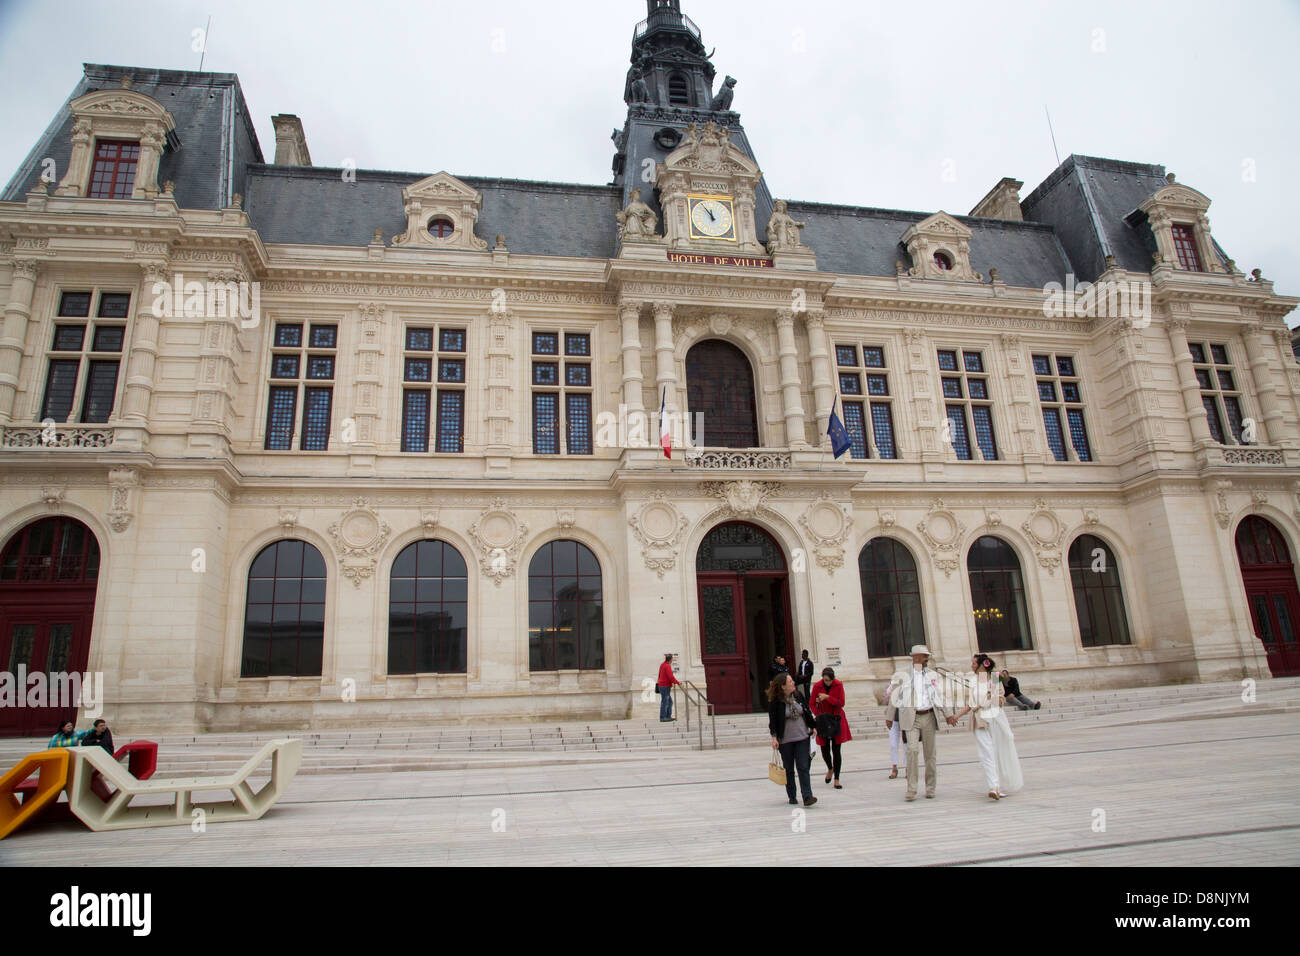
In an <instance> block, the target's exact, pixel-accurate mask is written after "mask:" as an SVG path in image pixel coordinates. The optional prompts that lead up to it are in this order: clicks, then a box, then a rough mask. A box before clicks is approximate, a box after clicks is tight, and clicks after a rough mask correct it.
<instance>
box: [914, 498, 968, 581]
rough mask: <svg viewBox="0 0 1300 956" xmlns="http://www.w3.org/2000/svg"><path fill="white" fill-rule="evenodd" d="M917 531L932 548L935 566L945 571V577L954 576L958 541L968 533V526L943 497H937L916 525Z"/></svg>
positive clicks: (956, 566)
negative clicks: (944, 501) (946, 505)
mask: <svg viewBox="0 0 1300 956" xmlns="http://www.w3.org/2000/svg"><path fill="white" fill-rule="evenodd" d="M916 530H917V532H918V533H919V534H920V535H921V537H922V538H924V539H925V543H926V545H927V546H928V547H929V548H930V557H931V558H932V559H933V560H934V566H935V567H936V568H938V569H939V570H940V571H942V572H943V574H944V577H952V573H953V572H954V571H956V570H957V568H958V566H959V563H958V560H957V543H958V542H959V541H961V539H962V535H964V534H965V533H966V526H965V525H964V524H962V523H961V522H960V521H958V520H957V516H956V515H955V514H953V513H952V511H951V510H950V509H948V508H946V507H944V504H943V499H942V498H938V499H935V501H934V502H933V503H931V505H930V510H929V511H927V512H926V514H925V517H924V518H922V519H921V520H920V521H919V522H918V523H917V525H916Z"/></svg>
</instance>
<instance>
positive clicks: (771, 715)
mask: <svg viewBox="0 0 1300 956" xmlns="http://www.w3.org/2000/svg"><path fill="white" fill-rule="evenodd" d="M767 699H768V706H767V730H768V733H770V734H771V735H772V749H773V750H776V751H780V754H781V763H782V764H783V765H784V766H785V795H786V796H787V797H789V798H790V802H791V803H793V804H797V803H798V802H799V801H798V800H797V799H795V789H794V778H795V774H796V773H797V774H798V775H799V789H800V790H802V791H803V805H804V806H805V807H811V806H812V805H813V804H814V803H816V802H817V798H816V797H814V796H813V795H812V780H811V779H810V778H809V776H808V764H809V762H810V761H811V755H810V754H809V752H808V737H809V735H810V734H811V733H812V729H813V715H812V713H811V712H810V711H809V710H808V702H807V701H806V700H804V699H803V695H802V694H800V693H799V691H798V690H797V689H796V688H795V684H794V678H793V677H791V676H790V674H789V672H785V673H781V674H777V675H776V676H775V677H774V678H772V683H771V685H769V686H768V688H767ZM774 756H775V755H774ZM773 763H775V760H774V761H773ZM769 775H770V776H773V779H776V777H775V774H773V773H772V772H771V771H769Z"/></svg>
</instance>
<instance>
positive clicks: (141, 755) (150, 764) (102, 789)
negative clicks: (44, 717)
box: [14, 740, 158, 807]
mask: <svg viewBox="0 0 1300 956" xmlns="http://www.w3.org/2000/svg"><path fill="white" fill-rule="evenodd" d="M69 749H71V748H69ZM123 756H125V757H126V769H127V772H128V773H129V774H131V776H133V777H135V778H136V779H137V780H148V779H149V778H150V777H152V776H153V775H154V771H156V770H157V769H158V745H157V744H156V743H154V742H153V741H152V740H133V741H131V742H130V743H129V744H123V745H122V746H121V747H118V748H117V751H116V752H115V753H114V754H113V759H114V760H121V759H122V757H123ZM36 782H37V778H36V774H34V773H33V774H32V775H31V776H30V777H28V778H27V779H26V780H24V781H23V782H22V783H20V784H18V786H16V787H14V793H15V794H17V795H18V797H19V799H21V800H22V801H23V802H24V803H26V802H27V800H28V799H29V798H30V797H31V796H32V795H33V794H34V793H36ZM96 784H98V786H96ZM91 789H93V790H94V791H95V793H96V794H97V795H98V796H99V798H100V799H101V800H103V801H105V802H107V801H108V798H109V797H111V796H112V795H113V794H112V792H111V791H110V790H109V789H108V788H107V786H105V785H103V783H102V782H101V781H99V780H96V781H95V783H94V784H92V785H91ZM63 806H64V807H66V806H67V804H66V803H65V804H64V805H63Z"/></svg>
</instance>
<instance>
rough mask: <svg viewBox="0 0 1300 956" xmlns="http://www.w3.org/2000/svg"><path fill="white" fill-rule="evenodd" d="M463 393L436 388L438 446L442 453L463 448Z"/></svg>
mask: <svg viewBox="0 0 1300 956" xmlns="http://www.w3.org/2000/svg"><path fill="white" fill-rule="evenodd" d="M464 433H465V393H464V392H462V391H459V390H450V391H449V390H446V389H439V390H438V447H437V451H439V452H444V453H452V452H462V451H464V450H465V439H464Z"/></svg>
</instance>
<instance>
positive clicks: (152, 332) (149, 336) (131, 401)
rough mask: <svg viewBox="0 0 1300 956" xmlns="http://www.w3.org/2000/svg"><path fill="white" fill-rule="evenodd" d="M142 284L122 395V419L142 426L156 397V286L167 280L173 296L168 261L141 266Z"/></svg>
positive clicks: (169, 293)
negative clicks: (153, 398)
mask: <svg viewBox="0 0 1300 956" xmlns="http://www.w3.org/2000/svg"><path fill="white" fill-rule="evenodd" d="M140 271H141V273H142V275H143V285H142V287H141V289H140V294H139V295H138V296H136V312H135V327H134V328H133V329H132V330H131V353H130V355H129V356H127V360H126V391H125V393H124V394H123V396H122V414H121V420H122V421H123V422H124V423H125V422H130V423H131V424H133V425H139V426H143V425H144V424H145V423H146V422H147V421H148V418H149V399H150V398H151V397H152V396H153V385H154V365H155V364H156V363H157V360H158V325H159V323H158V315H157V314H156V313H155V310H154V300H155V298H156V296H155V295H154V291H153V290H154V285H155V283H166V284H167V285H168V286H169V288H168V289H167V290H166V291H165V292H164V294H165V295H168V296H170V295H171V290H170V283H171V269H170V268H169V267H168V265H167V263H165V262H145V263H142V264H141V265H140Z"/></svg>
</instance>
